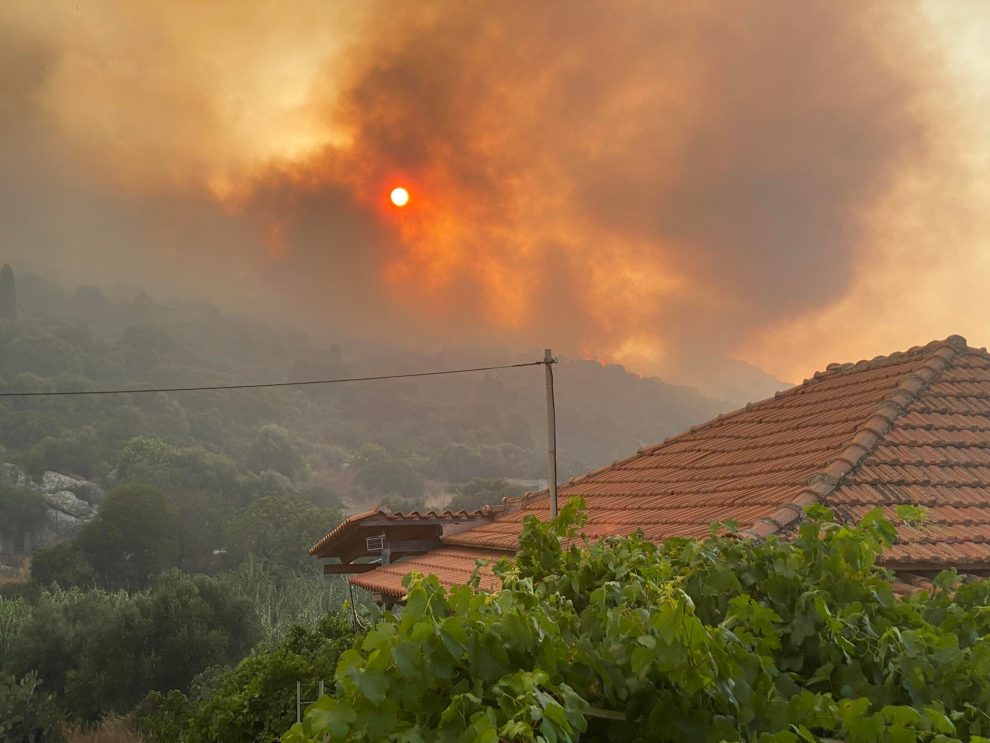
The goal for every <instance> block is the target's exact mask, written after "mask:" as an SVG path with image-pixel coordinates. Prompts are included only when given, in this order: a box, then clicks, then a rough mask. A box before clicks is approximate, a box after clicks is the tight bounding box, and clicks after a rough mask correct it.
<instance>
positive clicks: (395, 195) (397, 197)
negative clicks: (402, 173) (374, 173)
mask: <svg viewBox="0 0 990 743" xmlns="http://www.w3.org/2000/svg"><path fill="white" fill-rule="evenodd" d="M388 197H389V198H390V199H391V200H392V203H393V204H395V205H396V206H405V205H406V204H408V203H409V192H408V191H407V190H406V189H404V188H403V187H402V186H397V187H396V188H393V189H392V193H390V194H389V195H388Z"/></svg>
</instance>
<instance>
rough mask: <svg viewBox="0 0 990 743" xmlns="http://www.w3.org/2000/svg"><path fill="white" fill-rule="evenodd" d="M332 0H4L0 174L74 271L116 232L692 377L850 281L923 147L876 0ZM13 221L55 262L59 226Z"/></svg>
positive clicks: (919, 94)
mask: <svg viewBox="0 0 990 743" xmlns="http://www.w3.org/2000/svg"><path fill="white" fill-rule="evenodd" d="M354 7H356V6H354ZM351 8H352V6H351V5H350V4H342V5H341V6H327V4H325V3H314V4H291V5H290V6H289V7H288V9H283V8H281V7H276V6H275V5H274V4H266V3H256V4H253V5H251V6H249V7H248V6H246V5H245V4H242V3H233V4H208V5H207V6H198V5H195V4H161V5H151V6H147V7H146V8H145V9H144V11H143V12H142V13H138V12H137V11H136V10H134V9H133V8H131V6H128V5H123V4H121V5H116V4H105V5H99V4H98V5H90V4H86V5H85V6H83V10H82V11H76V14H75V15H74V16H72V17H69V16H67V15H66V14H65V13H63V14H62V15H61V16H60V17H59V18H58V19H57V21H56V22H55V23H53V24H51V26H52V28H50V27H48V26H47V25H46V24H44V23H43V22H42V18H41V14H40V13H35V12H32V10H31V8H30V6H27V5H25V6H19V7H18V8H17V9H16V10H14V11H10V10H8V11H7V17H6V19H5V25H6V28H5V29H2V30H3V31H4V32H5V37H6V38H8V39H13V40H15V41H16V43H14V44H13V45H12V46H11V45H8V44H7V43H4V44H3V45H2V46H4V47H6V48H5V49H4V56H5V58H10V59H11V60H12V62H11V64H10V65H5V66H4V72H3V73H2V74H3V75H5V77H7V78H8V80H5V83H11V84H12V85H13V89H14V90H15V91H17V92H15V94H14V95H13V96H12V98H9V99H8V100H7V101H6V104H5V109H4V116H3V126H4V131H5V134H7V135H8V136H5V140H6V141H8V142H10V141H14V140H17V141H18V142H20V143H24V142H28V141H29V140H30V143H31V147H29V148H26V149H25V147H24V146H23V144H18V145H17V146H16V152H12V151H5V154H4V158H5V159H6V160H7V161H8V163H9V162H12V161H19V162H20V166H19V167H18V168H17V169H16V170H15V171H9V172H14V173H15V175H14V177H13V178H12V179H8V183H6V184H5V187H6V188H8V189H9V188H15V189H17V190H19V192H21V193H28V194H30V199H29V201H31V203H34V204H36V203H37V200H38V199H40V200H42V203H44V211H45V212H47V213H49V214H51V213H57V214H62V215H67V216H66V217H65V220H67V222H68V223H69V224H70V225H71V230H72V231H73V232H74V234H75V238H74V239H75V240H77V242H76V244H77V245H83V246H84V253H85V255H86V256H87V257H88V256H92V260H93V261H94V262H100V261H104V260H106V256H107V255H108V254H118V255H119V253H120V252H121V250H123V249H122V248H121V243H122V242H126V244H127V248H126V251H127V252H129V254H130V255H132V256H134V257H135V262H138V263H140V265H141V266H142V267H151V266H153V267H154V268H153V271H154V273H156V274H158V275H162V272H164V273H165V274H170V275H171V279H172V280H176V279H178V280H181V281H183V282H185V283H187V284H189V285H194V284H196V283H197V281H198V283H199V289H201V290H202V289H204V288H205V287H207V286H212V285H213V283H222V284H224V287H223V288H222V291H227V292H229V293H230V294H232V295H239V296H241V297H247V296H254V297H256V296H257V294H256V291H257V287H258V286H259V283H258V282H259V281H261V280H263V281H264V285H265V286H266V287H268V288H273V289H274V294H273V295H267V294H266V300H265V301H266V302H273V303H278V304H280V305H281V306H282V307H283V308H284V309H285V310H286V311H292V312H295V313H296V314H297V315H298V316H305V317H308V318H310V319H314V318H316V319H318V321H323V320H324V319H326V320H328V321H330V322H334V323H337V324H341V325H344V326H346V327H349V328H352V329H354V330H357V331H359V332H374V333H379V334H385V335H392V336H393V337H396V338H402V339H405V340H409V339H410V338H417V339H421V340H426V341H429V342H444V341H457V342H463V341H474V342H478V341H479V340H482V341H485V342H489V341H498V342H501V343H507V344H510V345H514V346H517V347H523V346H526V347H536V348H540V347H542V346H543V345H547V344H551V343H552V344H553V345H554V346H555V347H556V348H560V349H561V350H562V351H565V352H568V353H571V354H584V355H590V356H594V357H597V358H604V359H609V360H619V361H625V362H627V363H630V364H631V365H632V366H633V367H634V368H637V369H639V370H641V371H659V372H661V373H664V374H668V375H671V376H673V377H674V378H676V379H681V380H692V379H693V380H696V381H700V382H701V383H702V384H705V383H706V382H710V383H711V384H712V386H713V387H717V383H716V382H715V381H714V378H715V377H717V376H718V374H717V370H715V371H713V370H712V369H709V368H707V367H708V366H710V365H711V364H712V363H713V362H712V359H713V358H717V357H719V356H721V354H722V353H724V352H727V353H729V354H736V355H742V356H745V355H746V351H745V349H746V348H747V345H748V344H751V343H753V342H755V341H756V340H757V339H759V338H765V337H766V334H767V332H768V329H771V330H772V329H774V328H778V327H781V326H785V325H788V324H792V323H793V322H794V321H795V319H800V318H807V317H811V316H813V315H814V314H815V313H816V312H819V311H821V310H823V309H825V308H828V307H830V306H831V305H832V304H834V303H835V302H837V301H838V300H840V299H842V298H843V297H844V296H845V295H846V294H847V293H848V292H849V291H850V287H851V286H853V284H854V283H855V280H856V276H857V272H858V270H859V268H860V266H861V265H863V263H864V262H869V261H870V260H875V256H876V255H877V251H878V250H881V249H882V248H883V245H884V229H885V228H886V226H887V224H888V222H889V215H888V214H886V212H885V210H886V209H887V208H888V206H889V205H890V204H891V203H896V201H892V200H891V194H892V193H896V192H897V189H898V187H899V184H901V183H902V182H903V181H904V179H906V178H917V174H918V172H919V168H924V167H927V166H926V163H929V162H930V160H931V158H932V152H933V150H934V149H937V147H938V146H941V145H940V144H938V143H937V137H938V136H939V134H938V133H939V131H940V129H939V126H940V125H939V124H938V121H939V120H940V117H944V116H945V111H944V107H945V101H943V100H940V99H939V98H938V97H937V96H938V95H940V93H939V91H940V84H941V80H940V78H939V77H938V63H939V58H938V55H937V53H936V51H935V50H934V49H933V48H932V46H931V45H930V44H929V43H927V41H926V39H927V37H928V36H929V35H930V34H929V32H928V29H927V28H926V25H925V19H924V16H923V14H922V13H921V10H920V9H918V8H914V7H910V6H907V5H906V4H904V3H870V2H850V3H839V4H836V3H834V2H808V3H800V4H794V3H785V2H770V3H767V2H741V3H733V4H732V5H729V6H727V5H725V4H724V3H677V2H669V3H658V2H654V1H653V0H648V1H643V2H635V1H633V0H629V1H628V2H622V3H618V4H616V3H612V4H606V3H569V4H563V3H536V4H534V3H528V2H500V3H489V4H481V3H474V2H467V3H465V2H431V3H416V4H412V5H406V6H397V5H396V4H394V3H383V4H374V3H369V4H363V5H361V6H360V9H359V10H353V9H351ZM0 18H2V16H0ZM0 22H4V21H0ZM5 61H7V60H6V59H5ZM5 87H6V86H5ZM25 122H30V124H29V125H26V124H25ZM15 130H16V135H17V136H16V137H14V136H11V133H12V132H15ZM25 153H26V154H25ZM42 162H44V163H47V164H48V165H52V164H53V163H56V164H57V165H58V167H57V170H56V172H55V173H54V177H47V176H46V177H45V178H43V179H41V180H40V181H39V179H38V178H37V176H36V171H35V174H32V173H31V170H32V166H33V165H36V164H37V163H42ZM943 162H944V161H943ZM5 170H6V168H5ZM21 181H24V182H23V183H21ZM397 184H402V185H406V186H408V187H409V189H410V190H411V192H412V195H413V198H412V202H411V203H410V206H409V207H407V208H406V209H405V210H401V211H400V210H397V209H395V208H392V207H391V206H390V205H389V204H388V203H387V199H386V195H387V193H388V190H389V189H390V188H391V187H392V186H393V185H397ZM46 194H50V195H46ZM0 209H3V211H2V212H0V216H2V218H3V220H4V223H5V224H9V223H8V220H10V219H13V217H14V212H13V209H4V208H3V207H0ZM19 213H21V214H22V215H23V214H25V213H27V214H29V215H33V219H35V220H37V221H38V222H43V221H44V220H43V219H42V217H41V214H40V210H39V209H37V208H32V207H28V208H27V212H25V211H24V209H19ZM94 214H96V215H100V216H99V219H94V216H93V215H94ZM94 221H95V222H97V224H94ZM80 227H81V229H80ZM101 228H102V229H101ZM5 231H6V232H8V233H10V232H11V230H9V229H5ZM13 234H14V236H15V238H16V241H17V242H19V243H21V244H26V243H32V246H31V250H43V251H55V252H54V253H53V254H55V255H57V256H58V257H59V258H60V259H61V260H66V259H67V257H66V251H65V248H64V238H65V235H64V234H62V233H60V232H58V231H55V232H53V231H52V230H51V229H50V228H45V227H43V226H39V225H38V224H25V223H24V220H23V219H22V220H21V223H20V224H19V225H17V226H15V228H14V229H13ZM887 237H888V238H889V235H888V236H887ZM60 240H61V241H63V242H61V243H60ZM99 243H107V244H103V245H100V246H99V247H98V244H99ZM89 251H91V252H89ZM77 258H80V259H81V258H83V256H82V255H77ZM138 258H139V260H138ZM118 265H119V264H118ZM218 267H224V268H225V269H226V270H227V271H228V272H229V273H227V274H226V275H225V276H224V280H223V281H218V280H217V273H216V270H217V268H218ZM196 275H199V276H203V275H206V276H209V277H210V281H209V282H207V281H203V280H198V279H197V278H196ZM791 327H792V329H793V325H791ZM916 340H919V341H920V340H925V339H924V338H918V339H916ZM881 350H888V351H889V350H893V349H892V348H891V349H884V348H880V349H877V351H878V352H879V351H881ZM788 352H789V349H782V350H781V354H782V355H786V354H787V353H788ZM801 361H802V362H804V361H805V360H801ZM815 361H818V360H817V359H816V360H815ZM787 362H788V363H782V364H781V365H780V366H779V367H778V369H780V370H784V371H785V372H789V371H791V369H792V367H791V366H789V365H788V364H789V363H792V362H794V363H796V362H795V360H794V359H788V360H787ZM802 365H803V364H802ZM706 375H707V376H706ZM709 377H711V379H709Z"/></svg>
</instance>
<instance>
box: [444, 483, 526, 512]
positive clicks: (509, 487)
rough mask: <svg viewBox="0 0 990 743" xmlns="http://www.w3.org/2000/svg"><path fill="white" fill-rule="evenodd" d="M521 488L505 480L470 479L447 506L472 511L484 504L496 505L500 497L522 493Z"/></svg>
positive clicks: (500, 499)
mask: <svg viewBox="0 0 990 743" xmlns="http://www.w3.org/2000/svg"><path fill="white" fill-rule="evenodd" d="M523 490H524V488H522V487H520V486H519V485H513V484H511V483H509V482H506V481H505V480H472V481H471V482H469V483H468V484H467V485H465V486H463V487H462V488H461V489H460V492H459V493H458V494H457V495H455V496H454V497H453V499H452V500H451V501H450V505H448V506H447V507H448V508H449V509H450V510H451V511H474V510H476V509H478V508H481V507H482V506H484V505H486V504H491V505H497V504H499V503H501V502H502V498H510V497H513V496H516V495H522V492H523Z"/></svg>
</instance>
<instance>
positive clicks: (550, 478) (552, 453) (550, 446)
mask: <svg viewBox="0 0 990 743" xmlns="http://www.w3.org/2000/svg"><path fill="white" fill-rule="evenodd" d="M543 363H544V365H545V366H546V376H547V469H548V472H547V492H548V493H549V494H550V518H552V519H555V518H557V413H556V411H555V410H554V404H553V365H554V364H555V363H557V359H555V358H554V357H553V354H552V353H551V352H550V349H549V348H546V349H544V350H543Z"/></svg>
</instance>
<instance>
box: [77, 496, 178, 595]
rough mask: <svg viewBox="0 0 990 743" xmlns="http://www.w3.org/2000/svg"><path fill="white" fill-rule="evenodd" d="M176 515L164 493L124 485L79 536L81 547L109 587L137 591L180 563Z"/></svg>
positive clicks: (107, 499)
mask: <svg viewBox="0 0 990 743" xmlns="http://www.w3.org/2000/svg"><path fill="white" fill-rule="evenodd" d="M178 518H179V517H178V513H177V511H176V508H175V506H174V504H173V503H172V502H171V501H170V500H169V498H168V497H167V496H166V495H165V494H164V493H162V492H161V491H160V490H158V489H156V488H153V487H149V486H147V485H122V486H120V487H118V488H116V489H114V490H113V492H111V493H110V495H108V496H107V497H106V499H105V500H104V501H103V504H102V505H101V507H100V510H99V513H98V514H97V516H96V518H95V519H93V520H92V521H91V522H89V523H88V524H86V525H85V526H84V527H83V528H82V529H81V530H80V533H79V536H78V540H79V545H80V547H81V548H82V551H83V553H84V554H85V555H86V559H87V562H88V563H89V564H90V565H92V566H93V569H94V570H95V572H96V574H97V576H98V577H99V578H100V580H101V582H102V583H103V584H104V585H106V586H107V587H109V588H130V589H138V588H144V587H145V586H147V585H148V584H149V583H150V581H151V580H152V578H154V576H156V575H157V574H158V573H160V572H162V571H163V570H166V569H168V568H170V567H174V566H175V565H176V563H177V562H178V558H179V542H178V534H179V528H178V525H179V524H178Z"/></svg>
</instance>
